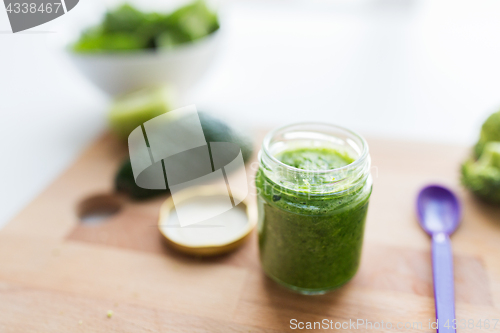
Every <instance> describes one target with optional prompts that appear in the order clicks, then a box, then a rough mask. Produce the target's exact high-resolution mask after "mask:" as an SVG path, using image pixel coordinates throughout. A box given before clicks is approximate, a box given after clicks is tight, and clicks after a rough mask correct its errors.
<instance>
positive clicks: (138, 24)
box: [73, 0, 219, 53]
mask: <svg viewBox="0 0 500 333" xmlns="http://www.w3.org/2000/svg"><path fill="white" fill-rule="evenodd" d="M218 28H219V21H218V18H217V15H216V14H215V13H213V12H212V11H210V10H209V9H208V7H207V6H206V4H205V2H204V1H202V0H196V1H195V2H193V3H191V4H188V5H186V6H184V7H181V8H179V9H177V10H176V11H174V12H173V13H170V14H164V13H154V12H153V13H145V12H141V11H140V10H138V9H136V8H134V7H133V6H131V5H129V4H124V5H122V6H120V7H117V8H115V9H114V10H111V11H108V12H107V13H106V14H105V16H104V20H103V21H102V23H101V24H99V25H97V26H94V27H91V28H89V29H87V30H86V31H84V32H83V33H82V35H81V36H80V39H79V40H78V41H77V42H76V43H75V44H74V45H73V50H74V51H75V52H79V53H89V52H109V51H128V50H140V49H156V48H172V47H175V46H177V45H179V44H183V43H188V42H192V41H194V40H196V39H199V38H202V37H205V36H207V35H209V34H211V33H213V32H214V31H216V30H217V29H218Z"/></svg>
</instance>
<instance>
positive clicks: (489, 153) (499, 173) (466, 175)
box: [461, 118, 500, 204]
mask: <svg viewBox="0 0 500 333" xmlns="http://www.w3.org/2000/svg"><path fill="white" fill-rule="evenodd" d="M499 119H500V118H499ZM461 180H462V184H463V185H464V186H465V187H467V188H468V189H469V190H470V191H472V193H474V194H475V195H476V196H477V197H479V198H480V199H482V200H484V201H486V202H490V203H494V204H500V141H498V142H488V143H486V145H484V148H483V151H482V154H481V157H480V158H479V159H478V160H477V161H476V160H474V159H472V158H471V159H469V160H467V161H466V162H465V163H464V164H463V165H462V179H461Z"/></svg>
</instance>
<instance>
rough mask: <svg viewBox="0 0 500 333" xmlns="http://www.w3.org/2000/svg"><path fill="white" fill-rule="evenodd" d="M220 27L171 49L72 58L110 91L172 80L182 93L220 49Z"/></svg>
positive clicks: (90, 78) (98, 84)
mask: <svg viewBox="0 0 500 333" xmlns="http://www.w3.org/2000/svg"><path fill="white" fill-rule="evenodd" d="M220 39H221V33H220V29H218V30H217V31H215V32H214V33H212V34H210V35H208V36H206V37H204V38H202V39H200V40H197V41H195V42H192V43H186V44H184V45H179V46H178V47H175V48H173V49H169V50H138V51H123V53H95V54H92V53H88V54H82V53H76V52H72V51H71V50H70V49H69V48H67V52H68V54H69V58H70V59H71V61H72V62H73V63H74V64H75V66H76V67H77V68H78V69H79V71H80V72H81V73H82V74H83V75H84V76H85V77H87V79H89V80H90V81H91V82H92V83H93V84H95V85H96V86H97V87H99V88H100V89H101V90H102V91H104V92H106V93H108V94H109V95H112V96H115V95H120V94H124V93H127V92H130V91H133V90H137V89H140V88H144V87H148V86H153V85H158V84H169V85H172V86H173V87H175V88H176V89H177V91H178V92H179V93H180V94H183V93H184V92H185V91H186V90H187V89H189V88H190V87H191V86H193V85H194V84H195V83H196V82H197V81H198V80H199V79H200V78H201V77H202V76H203V74H204V73H205V72H206V71H207V69H208V68H209V66H210V64H211V63H212V62H213V60H214V58H215V56H216V53H217V51H218V49H219V44H220Z"/></svg>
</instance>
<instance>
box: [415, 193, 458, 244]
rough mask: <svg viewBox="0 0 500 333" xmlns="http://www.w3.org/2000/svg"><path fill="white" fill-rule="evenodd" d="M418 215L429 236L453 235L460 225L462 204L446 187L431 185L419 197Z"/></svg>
mask: <svg viewBox="0 0 500 333" xmlns="http://www.w3.org/2000/svg"><path fill="white" fill-rule="evenodd" d="M417 214H418V220H419V223H420V226H421V227H422V229H424V230H425V232H427V233H428V234H429V235H432V234H436V233H445V234H447V235H451V234H452V233H453V232H454V231H455V230H456V229H457V227H458V225H459V224H460V217H461V209H460V202H459V201H458V198H457V197H456V196H455V194H454V193H453V192H451V191H450V190H449V189H447V188H446V187H443V186H439V185H429V186H426V187H424V188H423V189H422V190H421V191H420V193H419V195H418V198H417Z"/></svg>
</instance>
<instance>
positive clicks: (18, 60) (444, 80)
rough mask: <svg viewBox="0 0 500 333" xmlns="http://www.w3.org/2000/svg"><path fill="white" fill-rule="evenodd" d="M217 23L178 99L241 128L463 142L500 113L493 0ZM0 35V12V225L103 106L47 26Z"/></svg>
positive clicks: (272, 8)
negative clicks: (209, 50)
mask: <svg viewBox="0 0 500 333" xmlns="http://www.w3.org/2000/svg"><path fill="white" fill-rule="evenodd" d="M95 1H97V0H82V1H80V4H78V6H79V7H81V9H79V7H75V9H74V10H73V11H71V12H69V13H68V14H67V15H65V16H64V17H61V18H60V19H59V20H61V22H64V20H71V19H74V18H75V17H76V16H78V15H79V12H80V11H81V12H83V11H84V10H87V11H88V10H91V8H92V3H93V2H95ZM222 15H223V19H224V23H225V28H226V29H225V34H226V36H225V41H224V44H223V47H222V49H221V53H220V55H219V57H218V59H217V61H216V63H215V64H214V66H213V67H212V68H211V70H210V71H209V73H208V74H207V75H206V76H205V77H204V78H203V79H202V81H201V82H200V83H199V84H198V85H197V87H196V88H194V89H193V91H192V92H191V93H190V95H189V96H187V98H186V103H195V104H197V105H198V108H199V109H205V110H210V111H212V112H213V113H216V114H218V115H220V116H222V117H225V118H229V119H234V120H236V121H239V122H241V123H245V124H247V125H248V126H277V125H282V124H286V123H291V122H297V121H325V122H333V123H337V124H341V125H344V126H347V127H350V128H353V129H356V130H358V131H359V132H361V133H363V134H366V135H370V136H383V137H389V138H394V139H412V140H423V141H434V142H446V143H460V144H472V143H473V142H474V140H475V139H476V136H477V133H478V130H479V126H480V124H481V122H482V121H483V120H484V118H485V117H486V116H487V115H488V114H489V113H491V112H493V111H496V110H497V109H499V108H500V60H499V59H500V38H498V33H499V32H500V3H499V2H498V1H497V0H476V1H464V0H360V1H356V0H349V1H348V0H331V1H311V0H307V1H306V0H304V1H238V2H229V3H226V4H225V5H224V6H223V8H222ZM61 22H59V23H61ZM9 31H10V27H9V24H8V20H7V15H6V12H5V11H4V10H3V9H0V112H1V114H2V122H1V124H2V128H1V130H0V153H1V155H0V156H1V169H0V170H1V177H2V178H1V191H0V203H1V204H0V226H1V225H4V224H5V223H6V222H7V221H8V220H9V219H10V218H12V217H13V216H14V215H15V214H16V213H17V212H18V211H19V210H21V209H22V207H23V206H25V205H26V204H27V203H28V202H29V201H30V200H32V199H33V198H34V197H35V196H36V195H37V194H38V193H40V191H42V190H43V188H44V187H46V186H47V185H48V184H49V183H50V182H51V181H52V180H53V179H54V178H55V177H57V175H58V174H59V173H60V172H61V171H62V170H64V168H66V167H67V166H68V165H69V164H70V163H71V162H72V161H73V160H74V159H75V157H76V156H78V154H80V152H81V151H82V149H84V148H85V147H86V146H87V145H88V144H89V143H90V142H91V141H92V140H93V139H94V138H95V137H96V136H98V135H99V133H101V132H102V131H103V130H104V128H105V126H106V124H105V117H104V116H105V111H106V106H107V103H108V98H107V97H106V96H104V95H103V94H101V93H100V92H99V91H98V90H96V89H95V88H94V87H93V86H92V85H91V84H90V83H88V82H87V81H86V80H85V79H84V78H82V77H81V76H80V75H79V74H78V73H77V72H76V71H75V70H74V69H73V68H72V67H71V65H70V64H69V62H68V61H67V60H66V59H65V57H64V55H63V54H61V52H60V51H59V50H56V49H55V48H54V47H53V43H52V42H51V38H54V36H57V33H58V31H57V30H54V28H53V25H51V23H47V24H45V25H43V26H40V27H37V28H34V29H32V30H30V31H28V32H26V33H18V34H11V33H9Z"/></svg>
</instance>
